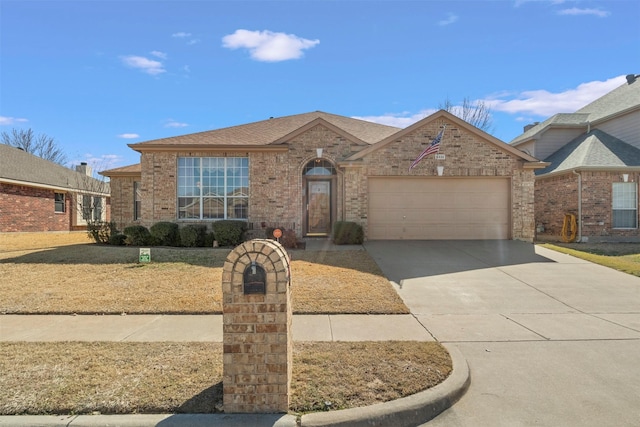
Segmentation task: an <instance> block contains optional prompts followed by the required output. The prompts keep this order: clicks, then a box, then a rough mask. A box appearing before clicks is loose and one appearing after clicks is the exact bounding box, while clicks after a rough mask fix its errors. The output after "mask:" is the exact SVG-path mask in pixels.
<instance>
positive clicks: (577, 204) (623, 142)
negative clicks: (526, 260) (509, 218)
mask: <svg viewBox="0 0 640 427" xmlns="http://www.w3.org/2000/svg"><path fill="white" fill-rule="evenodd" d="M638 78H640V75H633V74H631V75H629V76H627V83H624V84H623V85H621V86H620V87H618V88H616V89H614V90H613V91H611V92H609V93H607V94H605V95H604V96H602V97H601V98H599V99H596V100H595V101H593V102H592V103H590V104H588V105H586V106H585V107H583V108H581V109H580V110H578V111H576V112H575V113H563V114H556V115H554V116H552V117H551V118H549V119H547V120H545V121H544V122H542V123H537V124H535V125H531V126H529V127H526V128H525V132H524V133H523V134H522V135H520V136H518V137H517V138H515V139H514V140H513V141H511V145H513V146H514V147H516V148H518V149H520V150H523V151H525V152H527V153H529V154H531V155H533V156H535V157H537V158H540V159H544V161H545V162H548V163H549V166H548V167H546V168H544V169H539V170H537V171H536V181H535V200H536V214H535V215H536V224H537V239H538V240H547V241H559V240H561V239H563V238H565V239H567V238H569V239H571V236H567V233H566V232H565V233H564V235H563V232H562V230H563V225H564V218H565V215H573V216H574V217H575V218H576V233H575V240H576V241H592V242H594V241H595V242H597V241H631V242H633V241H640V230H639V229H638V210H639V209H638V208H639V205H638V180H640V81H638Z"/></svg>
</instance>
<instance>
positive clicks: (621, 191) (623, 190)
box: [612, 182, 638, 228]
mask: <svg viewBox="0 0 640 427" xmlns="http://www.w3.org/2000/svg"><path fill="white" fill-rule="evenodd" d="M612 200H613V221H612V223H613V228H637V227H638V189H637V186H636V183H635V182H614V183H613V197H612Z"/></svg>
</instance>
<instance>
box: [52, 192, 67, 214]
mask: <svg viewBox="0 0 640 427" xmlns="http://www.w3.org/2000/svg"><path fill="white" fill-rule="evenodd" d="M54 194H55V211H56V212H60V213H63V212H64V206H65V204H64V193H54Z"/></svg>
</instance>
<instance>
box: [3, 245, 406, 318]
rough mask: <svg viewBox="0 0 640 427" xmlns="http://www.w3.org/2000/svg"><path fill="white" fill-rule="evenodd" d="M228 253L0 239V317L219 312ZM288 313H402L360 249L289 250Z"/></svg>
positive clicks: (387, 285) (398, 301)
mask: <svg viewBox="0 0 640 427" xmlns="http://www.w3.org/2000/svg"><path fill="white" fill-rule="evenodd" d="M228 253H229V249H213V248H198V249H188V248H166V247H160V248H152V250H151V261H152V262H151V263H148V264H146V263H143V264H140V263H138V255H139V249H138V248H134V247H121V246H106V245H96V244H94V243H91V242H90V241H89V239H88V238H87V236H86V233H55V234H51V233H47V234H44V233H34V234H31V233H24V234H22V233H20V234H2V235H0V277H1V278H2V282H1V283H0V287H1V290H2V294H1V296H0V313H14V314H16V313H39V314H69V313H78V314H93V313H105V314H113V313H129V314H136V313H164V314H177V313H188V314H197V313H220V312H221V311H222V306H221V300H222V291H221V281H222V266H223V265H224V261H225V259H226V256H227V254H228ZM290 256H291V275H292V301H293V302H292V304H293V311H294V313H299V314H301V313H306V314H319V313H352V314H355V313H360V314H362V313H370V314H401V313H408V312H409V310H408V309H407V307H406V306H405V305H404V303H403V302H402V300H401V299H400V297H399V296H398V295H397V293H396V292H395V291H394V289H393V287H392V286H391V284H390V283H389V281H388V280H387V279H386V278H385V277H384V276H383V274H382V272H381V271H380V269H379V268H378V266H377V264H376V263H375V261H373V259H371V257H370V256H369V255H368V254H367V252H365V251H340V252H331V251H329V252H323V251H305V250H293V251H291V252H290Z"/></svg>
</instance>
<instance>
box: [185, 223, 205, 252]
mask: <svg viewBox="0 0 640 427" xmlns="http://www.w3.org/2000/svg"><path fill="white" fill-rule="evenodd" d="M206 235H207V226H206V225H201V224H189V225H185V226H184V227H182V228H181V229H180V242H181V243H182V246H186V247H189V248H194V247H198V246H204V243H205V238H206ZM211 246H213V241H212V242H211Z"/></svg>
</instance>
